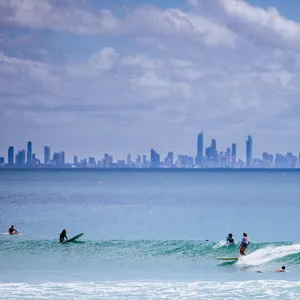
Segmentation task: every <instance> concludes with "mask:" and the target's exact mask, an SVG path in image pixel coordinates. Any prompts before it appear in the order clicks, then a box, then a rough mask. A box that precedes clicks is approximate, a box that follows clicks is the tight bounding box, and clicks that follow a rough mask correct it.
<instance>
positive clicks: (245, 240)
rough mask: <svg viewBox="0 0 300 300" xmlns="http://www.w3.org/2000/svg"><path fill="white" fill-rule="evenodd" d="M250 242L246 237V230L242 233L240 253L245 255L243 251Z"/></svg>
mask: <svg viewBox="0 0 300 300" xmlns="http://www.w3.org/2000/svg"><path fill="white" fill-rule="evenodd" d="M249 244H250V239H249V237H248V234H247V233H246V232H244V233H243V239H242V242H241V244H240V254H241V255H243V256H245V255H246V254H245V251H246V249H247V247H248V245H249Z"/></svg>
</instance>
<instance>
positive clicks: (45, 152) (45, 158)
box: [44, 146, 51, 165]
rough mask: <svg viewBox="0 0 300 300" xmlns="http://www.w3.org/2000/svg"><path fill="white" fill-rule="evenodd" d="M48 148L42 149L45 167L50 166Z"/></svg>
mask: <svg viewBox="0 0 300 300" xmlns="http://www.w3.org/2000/svg"><path fill="white" fill-rule="evenodd" d="M50 157H51V156H50V147H48V146H45V147H44V164H45V165H50V162H51V161H50Z"/></svg>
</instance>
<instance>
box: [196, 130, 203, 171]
mask: <svg viewBox="0 0 300 300" xmlns="http://www.w3.org/2000/svg"><path fill="white" fill-rule="evenodd" d="M202 160H203V132H200V133H199V134H198V139H197V155H196V164H197V165H198V166H201V165H202Z"/></svg>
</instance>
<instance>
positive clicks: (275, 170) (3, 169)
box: [0, 167, 300, 173]
mask: <svg viewBox="0 0 300 300" xmlns="http://www.w3.org/2000/svg"><path fill="white" fill-rule="evenodd" d="M7 171H8V172H11V171H54V172H55V171H68V172H82V171H84V172H141V173H142V172H145V173H146V172H166V173H168V172H196V173H197V172H200V173H209V172H216V173H217V172H219V173H221V172H228V173H229V172H230V173H239V172H241V173H253V172H255V173H259V172H268V173H298V172H299V173H300V168H293V169H280V168H270V169H269V168H236V169H233V168H73V167H0V172H7Z"/></svg>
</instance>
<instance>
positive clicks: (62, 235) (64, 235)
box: [59, 232, 68, 243]
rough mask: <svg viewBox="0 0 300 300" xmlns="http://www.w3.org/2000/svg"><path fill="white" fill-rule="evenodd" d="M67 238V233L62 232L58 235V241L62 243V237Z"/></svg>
mask: <svg viewBox="0 0 300 300" xmlns="http://www.w3.org/2000/svg"><path fill="white" fill-rule="evenodd" d="M65 238H66V239H68V237H67V235H66V233H65V232H62V233H61V234H60V236H59V241H60V242H61V243H62V242H63V241H64V239H65Z"/></svg>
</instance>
